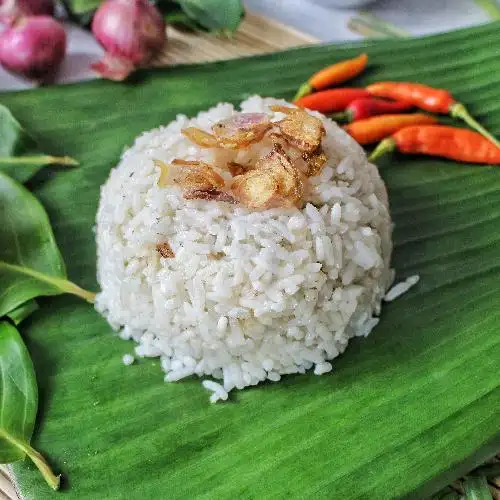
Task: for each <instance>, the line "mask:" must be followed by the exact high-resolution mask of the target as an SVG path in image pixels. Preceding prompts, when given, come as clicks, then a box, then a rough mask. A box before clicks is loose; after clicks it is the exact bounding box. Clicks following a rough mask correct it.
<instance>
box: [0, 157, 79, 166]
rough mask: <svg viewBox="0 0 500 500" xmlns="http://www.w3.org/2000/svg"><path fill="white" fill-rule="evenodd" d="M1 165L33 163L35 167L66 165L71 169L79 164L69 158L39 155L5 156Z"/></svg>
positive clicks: (0, 161) (0, 160)
mask: <svg viewBox="0 0 500 500" xmlns="http://www.w3.org/2000/svg"><path fill="white" fill-rule="evenodd" d="M1 163H10V164H12V163H14V164H16V163H18V164H25V163H31V164H33V165H66V166H71V167H76V166H77V165H79V163H78V162H77V161H76V160H74V159H73V158H70V157H69V156H48V155H39V156H16V157H14V156H5V157H3V158H0V164H1Z"/></svg>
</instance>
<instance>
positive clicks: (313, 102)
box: [295, 88, 370, 113]
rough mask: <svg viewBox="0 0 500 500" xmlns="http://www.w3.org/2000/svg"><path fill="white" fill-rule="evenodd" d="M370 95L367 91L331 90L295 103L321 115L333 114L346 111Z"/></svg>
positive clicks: (302, 98) (305, 97)
mask: <svg viewBox="0 0 500 500" xmlns="http://www.w3.org/2000/svg"><path fill="white" fill-rule="evenodd" d="M369 95H370V94H369V93H368V92H367V91H366V90H365V89H348V88H340V89H329V90H323V91H322V92H316V93H314V94H311V95H306V96H304V97H301V98H300V99H298V100H297V101H295V104H296V105H297V106H298V107H299V108H307V109H312V110H314V111H321V113H333V112H336V111H344V110H345V109H346V108H347V106H349V104H351V102H352V101H354V100H356V99H361V98H363V97H368V96H369Z"/></svg>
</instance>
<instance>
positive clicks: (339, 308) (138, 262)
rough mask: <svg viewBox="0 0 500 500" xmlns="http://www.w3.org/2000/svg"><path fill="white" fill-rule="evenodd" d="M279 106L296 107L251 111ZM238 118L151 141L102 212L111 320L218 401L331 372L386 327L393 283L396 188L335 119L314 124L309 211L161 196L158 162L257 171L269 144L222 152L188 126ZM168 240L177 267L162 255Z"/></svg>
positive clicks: (102, 264)
mask: <svg viewBox="0 0 500 500" xmlns="http://www.w3.org/2000/svg"><path fill="white" fill-rule="evenodd" d="M272 104H287V103H286V102H285V101H279V100H276V99H262V98H260V97H257V96H255V97H251V98H250V99H248V100H246V101H244V102H243V103H242V104H241V111H243V112H257V113H259V112H265V113H268V114H269V116H270V118H271V120H272V121H276V120H277V119H279V118H280V117H282V116H283V115H282V114H281V113H274V112H272V111H271V110H270V109H269V106H270V105H272ZM236 112H238V111H237V110H235V108H234V107H233V106H232V105H230V104H219V105H217V106H216V107H214V108H212V109H210V110H208V111H207V112H203V113H200V114H199V115H198V116H197V117H196V118H193V119H191V120H190V119H188V118H187V117H186V116H178V117H177V119H176V120H175V121H174V122H172V123H170V124H169V125H168V126H166V127H160V128H158V129H155V130H152V131H150V132H147V133H144V134H143V135H141V136H139V137H138V138H137V139H136V141H135V144H134V145H133V146H132V147H131V148H130V149H128V150H127V151H126V152H125V153H124V155H123V157H122V159H121V161H120V163H119V165H118V166H117V167H116V168H115V169H114V170H113V171H112V172H111V174H110V176H109V179H108V181H107V182H106V184H105V185H104V186H103V187H102V191H101V201H100V205H99V210H98V214H97V249H98V266H97V267H98V280H99V283H100V285H101V289H102V292H101V293H100V294H99V295H98V298H97V307H98V309H99V310H100V311H101V312H102V313H103V314H104V315H105V316H106V318H107V319H108V321H109V322H110V324H111V325H112V326H114V327H117V326H119V327H121V328H122V330H121V332H120V336H121V337H122V338H131V339H134V340H135V341H136V342H137V343H138V345H137V347H136V355H138V356H160V357H161V366H162V368H163V370H164V371H165V372H166V380H167V381H169V382H172V381H177V380H180V379H182V378H184V377H188V376H191V375H193V374H194V375H198V376H200V377H201V376H203V377H206V376H209V377H212V378H213V379H216V380H219V381H220V384H219V383H217V382H214V381H210V380H204V382H203V385H204V387H205V388H206V389H208V390H209V391H211V393H212V395H211V401H217V400H219V399H221V400H225V399H227V393H228V392H229V391H231V390H232V389H234V388H238V389H242V388H244V387H246V386H249V385H255V384H257V383H259V382H261V381H263V380H272V381H278V380H280V378H281V375H284V374H290V373H304V372H305V371H306V370H309V369H313V370H314V373H316V374H318V375H319V374H322V373H326V372H328V371H330V370H331V369H332V365H331V363H330V362H329V360H331V359H333V358H334V357H336V356H338V355H339V354H340V353H342V352H343V351H344V350H345V349H346V347H347V343H348V340H349V339H350V338H351V337H353V336H366V335H368V333H369V332H370V331H371V329H372V328H373V327H374V326H375V325H376V324H377V322H378V318H377V317H376V316H377V315H378V313H379V311H380V304H381V301H382V299H383V297H384V295H385V294H386V290H387V288H388V287H389V286H390V283H391V280H392V272H391V270H390V257H391V250H392V241H391V230H392V229H391V228H392V225H391V219H390V215H389V206H388V198H387V193H386V189H385V186H384V183H383V182H382V180H381V178H380V176H379V173H378V171H377V168H376V167H375V166H374V165H371V164H370V163H368V161H367V159H366V156H365V153H364V151H363V150H362V149H361V147H360V146H359V145H358V144H357V143H355V142H354V140H353V139H351V138H350V137H349V136H348V135H347V134H346V133H345V132H344V131H343V130H342V129H340V128H339V127H338V126H337V125H336V124H335V123H334V122H333V121H331V120H329V119H327V118H325V117H323V116H322V115H319V114H317V113H314V114H315V115H316V116H318V117H320V118H321V119H322V121H323V123H324V126H325V129H326V135H325V137H324V138H323V142H322V147H323V150H324V152H325V153H326V155H327V156H328V158H329V160H328V162H327V163H326V165H325V166H324V167H323V169H322V171H321V172H320V173H319V175H317V176H316V177H312V178H310V180H309V181H310V185H311V189H310V191H309V192H308V193H307V195H306V202H307V203H306V204H305V206H304V208H303V209H295V208H294V209H289V208H288V209H283V208H273V209H269V210H263V211H253V210H250V209H247V208H245V207H244V206H239V205H232V204H229V203H224V202H217V201H206V200H186V199H184V198H183V196H182V191H181V190H180V189H179V188H178V187H175V186H172V187H168V188H161V187H159V186H158V185H157V182H158V178H159V170H158V168H157V167H155V165H154V163H153V160H154V159H156V160H161V161H163V162H166V163H169V162H171V161H172V160H173V159H174V158H183V159H186V160H201V161H204V162H207V163H211V164H217V163H220V162H222V161H226V162H227V161H236V162H240V163H244V162H247V161H254V160H255V159H256V158H258V157H260V156H261V155H262V154H265V153H267V152H268V151H269V150H270V149H271V145H270V144H269V143H266V141H265V140H264V141H262V142H261V143H258V144H255V145H252V146H250V147H249V148H248V149H245V150H242V151H228V150H225V151H220V150H214V149H202V148H200V147H198V146H196V145H195V144H193V143H191V142H190V141H189V140H188V139H187V138H186V137H184V136H183V135H182V134H181V130H182V128H184V127H187V126H196V127H199V128H201V129H203V130H206V131H210V127H211V126H212V125H213V124H214V123H216V122H218V121H219V120H222V119H225V118H229V117H231V116H232V115H233V114H234V113H236ZM222 175H223V176H226V177H227V174H226V173H224V172H222ZM164 242H168V244H169V245H170V247H171V249H172V251H173V253H174V255H175V258H163V257H161V256H160V255H159V254H158V252H157V251H156V250H155V248H156V245H158V244H162V243H164ZM127 359H128V358H127Z"/></svg>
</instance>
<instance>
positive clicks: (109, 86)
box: [0, 23, 500, 500]
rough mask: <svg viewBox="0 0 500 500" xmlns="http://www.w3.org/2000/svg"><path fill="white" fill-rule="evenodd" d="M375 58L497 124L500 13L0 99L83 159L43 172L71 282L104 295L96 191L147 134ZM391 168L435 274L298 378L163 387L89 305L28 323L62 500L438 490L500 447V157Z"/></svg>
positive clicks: (395, 194) (401, 222) (73, 302)
mask: <svg viewBox="0 0 500 500" xmlns="http://www.w3.org/2000/svg"><path fill="white" fill-rule="evenodd" d="M361 51H366V52H367V53H368V54H369V56H370V67H369V70H368V71H367V72H366V74H365V75H364V76H363V77H362V78H360V79H358V80H357V81H356V84H358V85H364V84H367V83H370V82H374V81H376V80H413V81H419V82H423V83H428V84H431V85H434V86H442V87H446V88H448V89H450V90H451V91H452V92H453V93H454V95H455V96H456V98H457V99H458V100H460V101H461V102H464V103H465V104H467V105H468V106H469V108H470V110H471V112H472V113H473V114H474V115H475V116H476V117H477V118H478V119H479V120H480V121H481V122H482V123H483V124H484V125H485V126H487V127H489V129H490V130H491V131H492V132H494V133H496V134H497V135H500V24H499V23H495V24H490V25H485V26H481V27H477V28H473V29H467V30H462V31H458V32H453V33H448V34H443V35H439V36H435V37H429V38H421V39H415V40H394V41H391V40H387V41H374V42H363V43H361V44H352V45H342V46H335V45H326V46H316V47H308V48H303V49H297V50H291V51H287V52H284V53H278V54H271V55H266V56H260V57H255V58H249V59H240V60H235V61H229V62H220V63H214V64H206V65H193V66H180V67H171V68H166V69H162V70H155V71H146V72H143V73H140V74H138V75H137V76H136V77H135V79H134V81H133V82H130V83H128V84H127V83H126V84H115V83H111V82H103V81H94V82H87V83H79V84H75V85H68V86H59V87H47V88H40V89H37V90H33V91H26V92H20V93H13V94H3V95H1V96H0V102H2V103H3V104H5V105H6V106H8V107H9V108H10V109H11V110H12V112H13V114H14V116H16V117H17V118H18V119H19V120H20V121H21V122H22V123H23V124H25V126H26V127H29V129H30V130H32V131H33V133H36V136H37V137H39V138H41V139H42V141H43V140H46V141H47V142H48V143H51V144H57V148H58V150H60V151H63V152H64V154H67V155H70V156H72V157H74V158H76V159H78V160H79V161H80V162H81V167H80V168H78V169H74V170H68V171H64V172H59V173H58V174H57V175H56V176H53V175H49V174H47V173H45V171H42V172H40V173H39V174H37V176H36V177H35V178H34V179H33V180H32V183H31V188H32V189H33V191H34V193H35V194H36V195H37V196H38V197H39V199H40V200H41V201H42V203H43V204H44V206H45V208H46V209H47V212H48V214H49V217H50V219H51V221H52V223H53V226H54V232H55V236H56V240H57V242H58V245H59V247H60V249H61V251H62V254H63V256H64V259H65V261H66V263H67V265H68V273H69V275H70V276H72V278H73V279H74V280H75V281H76V282H77V283H79V284H80V285H82V286H83V287H85V288H88V289H96V288H97V283H96V278H95V244H94V235H93V232H92V226H93V224H94V220H95V213H96V209H97V204H98V199H99V186H100V185H101V184H102V183H103V182H104V181H105V180H106V178H107V176H108V174H109V171H110V169H111V168H112V167H113V166H114V165H115V164H116V163H117V161H118V158H119V156H120V154H121V152H122V151H123V148H124V146H126V145H130V144H131V143H132V141H133V139H134V137H135V136H136V135H137V134H139V133H141V132H142V131H144V130H148V129H151V128H153V127H157V126H159V125H160V124H166V123H168V122H169V121H170V120H172V119H173V118H174V117H175V115H176V114H178V113H185V114H187V115H193V114H195V113H197V112H198V111H199V110H202V109H206V108H208V107H210V106H212V105H214V104H216V103H217V102H218V101H230V102H233V103H238V102H239V101H241V100H243V99H245V98H246V97H248V96H249V95H251V94H254V93H258V94H261V95H268V96H278V97H285V98H291V97H292V95H293V93H294V91H295V90H296V88H297V87H298V85H299V84H300V83H302V82H303V81H305V80H306V79H307V77H308V76H309V75H310V74H311V73H312V72H313V71H315V70H317V69H319V68H321V67H323V66H325V65H326V64H329V63H332V62H334V61H337V60H341V59H344V58H347V57H353V56H355V55H357V54H359V53H360V52H361ZM379 166H380V169H381V173H382V176H383V177H384V179H385V181H386V183H387V185H388V189H389V193H390V200H391V206H392V215H393V218H394V222H395V224H396V226H395V232H394V242H395V251H394V258H393V265H394V267H395V268H396V270H397V275H398V277H399V278H400V279H402V278H405V277H407V276H410V275H413V274H419V275H420V277H421V281H420V283H419V284H418V285H417V286H416V287H415V288H413V289H412V290H411V291H410V292H409V293H408V294H406V295H404V296H403V297H401V298H400V299H398V300H397V301H395V302H392V303H390V304H386V306H385V308H384V309H383V313H382V318H381V322H380V324H379V325H378V326H377V328H376V329H375V330H374V331H373V332H372V334H371V335H370V336H369V337H368V338H367V339H363V340H354V341H352V343H351V344H350V345H349V347H348V349H347V351H346V353H345V354H344V355H342V356H341V357H340V358H339V359H337V360H335V362H334V371H333V372H331V373H329V374H327V375H324V376H321V377H318V376H314V375H313V374H311V373H309V374H307V375H297V376H286V377H284V378H283V379H282V381H281V382H280V383H274V384H271V383H269V384H267V383H266V384H261V385H259V386H257V387H252V388H249V389H247V390H244V391H241V392H238V393H237V394H234V396H233V397H232V398H231V401H229V402H227V403H224V404H216V405H211V404H209V402H208V394H207V393H206V392H205V391H204V390H203V389H202V388H201V385H200V381H199V380H198V379H195V378H191V379H188V380H185V381H182V382H179V383H171V384H167V383H165V382H163V375H162V372H161V369H160V366H159V362H158V360H141V361H139V362H136V363H135V364H134V365H132V366H124V364H123V363H122V361H121V356H122V355H123V354H125V353H128V352H132V349H133V344H132V343H130V342H125V341H122V340H119V339H118V338H117V337H116V335H115V334H113V332H112V331H111V328H110V327H109V326H108V325H107V324H106V322H105V321H104V320H103V319H102V318H101V317H100V316H99V315H98V314H97V313H96V312H95V311H93V310H92V308H91V307H90V306H89V305H88V304H86V303H84V302H83V301H79V300H78V299H77V298H74V297H71V296H61V297H53V298H47V299H43V300H40V306H41V308H40V310H39V311H37V312H35V313H34V314H33V315H32V316H30V317H29V318H28V319H27V320H25V322H24V323H23V324H22V325H21V333H22V335H23V337H24V339H25V341H26V343H27V346H28V348H29V350H30V352H31V354H32V356H33V359H34V364H35V367H36V371H37V379H38V382H39V387H40V409H39V415H40V419H39V422H38V426H37V429H36V431H35V436H34V439H33V442H32V443H33V446H35V447H36V448H37V449H39V450H40V451H42V452H43V453H44V454H45V455H46V456H49V457H50V460H51V461H52V463H51V465H53V467H54V469H55V470H56V471H58V472H61V473H63V475H64V478H65V479H64V480H63V485H62V491H61V493H60V495H61V498H68V499H70V498H71V499H78V500H84V499H101V498H102V499H104V498H105V499H108V500H109V499H136V498H137V499H138V498H141V499H156V498H168V499H191V498H206V499H233V498H248V499H267V498H269V499H271V498H272V499H281V498H283V499H284V498H287V499H289V498H316V499H332V498H334V499H368V498H370V499H390V498H401V497H408V498H425V497H426V496H427V495H430V494H432V493H434V492H435V491H437V490H439V489H440V488H441V487H443V486H444V485H446V484H447V483H449V482H451V481H452V480H454V479H455V478H456V477H458V476H459V475H461V474H464V473H466V472H467V471H468V470H470V469H472V468H473V467H475V466H477V465H479V464H480V463H481V462H482V461H484V460H485V459H486V458H487V457H488V456H490V455H492V454H493V453H494V452H495V451H497V450H498V449H499V448H500V433H499V422H500V388H499V383H500V370H499V369H498V366H499V361H500V335H499V325H500V168H498V167H484V166H472V165H464V164H458V163H455V162H451V161H445V160H439V159H435V158H429V157H403V156H398V155H396V156H393V157H392V158H387V159H385V160H383V161H381V162H380V165H379ZM14 471H15V474H16V477H17V480H18V483H19V486H20V489H21V492H22V493H23V495H24V496H25V498H26V499H37V500H40V499H46V498H47V499H48V498H54V496H53V493H52V492H50V491H49V489H48V488H47V487H46V485H45V484H44V482H43V479H42V478H41V477H40V476H39V474H38V473H37V472H36V471H35V469H34V467H33V466H31V465H30V464H29V463H26V462H24V463H19V464H15V466H14Z"/></svg>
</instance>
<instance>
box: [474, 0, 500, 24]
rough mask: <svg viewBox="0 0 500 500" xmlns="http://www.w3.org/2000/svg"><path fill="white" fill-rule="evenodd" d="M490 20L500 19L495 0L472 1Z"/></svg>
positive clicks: (499, 11)
mask: <svg viewBox="0 0 500 500" xmlns="http://www.w3.org/2000/svg"><path fill="white" fill-rule="evenodd" d="M474 1H475V2H476V4H477V5H478V6H479V7H481V8H482V9H483V10H485V11H486V14H488V15H489V16H490V17H491V18H492V19H495V20H496V19H500V5H498V2H497V1H496V0H474Z"/></svg>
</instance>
